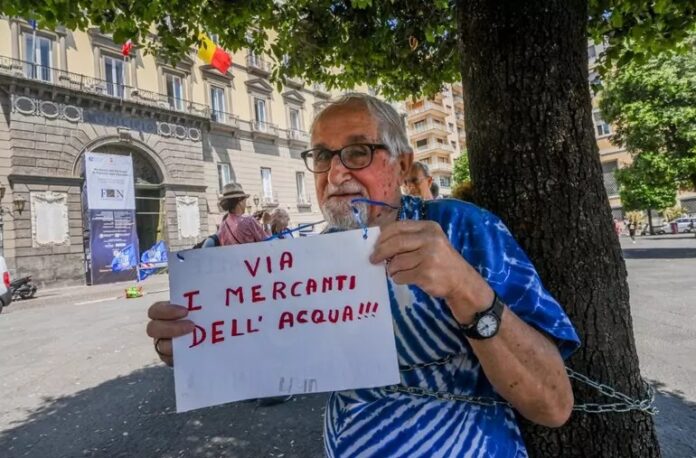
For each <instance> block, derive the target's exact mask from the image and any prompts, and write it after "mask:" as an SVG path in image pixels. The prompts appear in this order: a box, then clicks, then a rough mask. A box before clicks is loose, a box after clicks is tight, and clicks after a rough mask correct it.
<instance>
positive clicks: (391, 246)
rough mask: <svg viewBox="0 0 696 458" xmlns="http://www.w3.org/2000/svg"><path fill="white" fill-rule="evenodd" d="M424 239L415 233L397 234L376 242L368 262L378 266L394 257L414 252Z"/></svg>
mask: <svg viewBox="0 0 696 458" xmlns="http://www.w3.org/2000/svg"><path fill="white" fill-rule="evenodd" d="M424 242H425V238H424V237H423V236H422V235H421V234H419V233H417V232H412V233H404V234H399V236H397V237H390V238H389V239H387V240H384V241H377V243H376V244H375V250H374V251H373V252H372V254H371V255H370V262H372V263H373V264H378V263H380V262H382V261H384V260H386V259H390V258H392V257H394V256H396V255H399V254H403V253H408V252H411V251H416V250H418V249H419V248H421V247H422V246H423V243H424Z"/></svg>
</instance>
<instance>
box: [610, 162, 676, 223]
mask: <svg viewBox="0 0 696 458" xmlns="http://www.w3.org/2000/svg"><path fill="white" fill-rule="evenodd" d="M615 174H616V180H617V181H618V182H619V185H620V187H619V195H620V197H621V202H622V203H623V206H624V209H625V210H648V209H653V210H661V209H664V208H667V207H672V206H674V204H675V202H676V197H677V181H676V179H677V173H676V170H674V167H673V164H672V162H671V161H670V160H669V159H668V158H667V157H666V156H665V155H663V154H659V153H652V152H643V153H641V154H639V155H638V156H636V158H635V161H633V164H631V165H630V166H629V167H625V168H623V169H619V170H617V171H616V172H615Z"/></svg>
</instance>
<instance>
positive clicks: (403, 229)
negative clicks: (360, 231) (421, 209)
mask: <svg viewBox="0 0 696 458" xmlns="http://www.w3.org/2000/svg"><path fill="white" fill-rule="evenodd" d="M431 224H432V222H431V221H412V220H406V221H394V222H393V223H391V224H387V225H386V226H385V227H384V228H382V229H380V233H379V237H378V238H377V243H381V242H384V241H386V240H388V239H390V238H391V237H394V236H397V235H400V234H408V233H422V232H423V231H424V230H426V229H427V228H428V227H429V226H430V225H431Z"/></svg>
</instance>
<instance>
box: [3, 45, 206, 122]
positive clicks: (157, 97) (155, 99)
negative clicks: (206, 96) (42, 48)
mask: <svg viewBox="0 0 696 458" xmlns="http://www.w3.org/2000/svg"><path fill="white" fill-rule="evenodd" d="M0 75H8V76H11V77H13V78H20V79H25V80H33V81H37V82H39V83H43V84H48V85H51V86H55V87H61V88H65V89H68V90H71V91H76V92H83V93H87V94H93V95H97V96H102V97H108V98H111V99H114V100H120V101H128V102H132V103H138V104H143V105H149V106H153V107H157V108H161V109H165V110H172V111H180V112H183V113H188V114H192V115H196V116H204V117H208V116H210V108H209V107H207V106H206V105H203V104H199V103H194V102H191V101H188V100H186V99H183V98H178V97H173V96H170V95H167V94H160V93H157V92H152V91H146V90H143V89H139V88H137V87H133V86H128V85H126V84H118V83H115V82H112V81H107V80H102V79H99V78H93V77H91V76H87V75H81V74H79V73H72V72H68V71H65V70H60V69H57V68H54V67H47V66H44V65H37V64H33V63H31V62H27V61H22V60H18V59H12V58H10V57H6V56H0Z"/></svg>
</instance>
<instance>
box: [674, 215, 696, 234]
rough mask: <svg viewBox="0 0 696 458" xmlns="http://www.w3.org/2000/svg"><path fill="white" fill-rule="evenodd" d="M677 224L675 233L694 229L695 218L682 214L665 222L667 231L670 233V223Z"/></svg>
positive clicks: (695, 225)
mask: <svg viewBox="0 0 696 458" xmlns="http://www.w3.org/2000/svg"><path fill="white" fill-rule="evenodd" d="M673 224H676V225H677V233H682V232H693V231H696V218H693V217H688V216H683V217H681V218H677V219H675V220H674V221H671V222H669V223H667V233H668V234H671V233H672V225H673Z"/></svg>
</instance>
